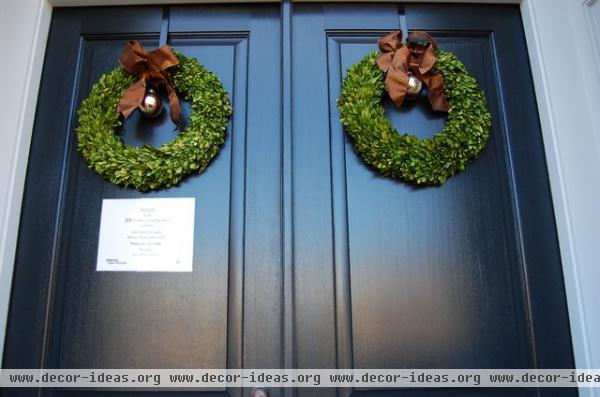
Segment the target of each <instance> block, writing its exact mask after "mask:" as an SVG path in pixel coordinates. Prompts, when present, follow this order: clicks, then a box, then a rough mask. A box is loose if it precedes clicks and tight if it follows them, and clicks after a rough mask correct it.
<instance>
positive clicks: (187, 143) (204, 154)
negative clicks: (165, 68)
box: [75, 52, 232, 191]
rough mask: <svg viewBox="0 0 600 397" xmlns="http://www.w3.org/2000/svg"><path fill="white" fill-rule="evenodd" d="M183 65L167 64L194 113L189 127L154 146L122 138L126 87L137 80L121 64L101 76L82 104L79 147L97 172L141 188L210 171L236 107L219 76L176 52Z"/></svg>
mask: <svg viewBox="0 0 600 397" xmlns="http://www.w3.org/2000/svg"><path fill="white" fill-rule="evenodd" d="M174 53H175V56H176V57H177V59H178V60H179V65H177V66H174V67H172V68H171V69H169V73H170V76H171V78H172V80H173V85H174V86H175V88H176V90H177V92H178V94H179V95H180V96H181V97H183V99H185V100H187V101H188V102H189V103H190V106H191V109H192V113H191V116H190V120H189V123H188V126H187V128H186V129H185V131H182V132H181V133H180V134H178V135H177V137H176V138H175V139H173V140H172V141H171V142H169V143H166V144H164V145H162V146H161V147H160V148H155V147H152V146H149V145H145V146H142V147H133V146H129V145H126V144H124V143H123V141H122V140H121V138H120V137H119V136H118V134H116V133H115V131H116V130H117V128H119V127H120V126H121V124H122V121H121V117H120V115H119V113H118V111H117V105H118V103H119V101H120V99H121V94H122V93H123V90H125V89H126V88H127V87H129V86H130V85H131V84H132V83H134V81H135V79H136V78H135V77H134V76H132V75H130V74H128V73H127V72H126V71H125V70H124V69H123V68H122V67H118V68H116V69H114V70H112V71H110V72H108V73H106V74H104V75H102V76H101V77H100V80H99V81H98V83H96V84H95V85H94V87H93V88H92V90H91V93H90V94H89V96H88V97H87V98H86V99H85V100H84V101H83V102H82V104H81V107H80V108H79V112H78V115H79V125H78V127H77V128H76V130H75V131H76V133H77V138H78V142H77V148H78V149H79V151H80V152H81V154H82V155H83V157H84V159H85V160H86V161H87V163H88V164H89V166H90V168H92V169H94V170H95V171H96V172H97V173H98V174H100V175H102V176H103V177H105V178H106V179H108V180H109V181H111V182H113V183H115V184H117V185H119V186H122V187H133V188H135V189H137V190H139V191H148V190H154V189H160V188H167V187H170V186H173V185H175V184H177V183H178V182H179V181H180V180H181V179H182V178H183V177H185V176H186V175H188V174H190V173H193V172H196V173H202V172H204V171H205V170H206V168H207V166H208V164H209V163H210V161H211V160H212V159H213V158H214V157H215V156H216V155H217V153H218V152H219V150H220V148H221V146H222V145H223V143H224V142H225V137H226V134H227V123H228V120H229V117H230V116H231V112H232V108H231V106H230V104H229V99H228V96H227V92H226V91H225V88H224V87H223V85H222V84H221V82H220V81H219V78H218V77H217V76H215V75H214V74H213V73H211V72H209V71H208V70H206V69H205V68H204V66H202V65H201V64H200V63H199V62H198V61H197V60H196V59H194V58H189V57H186V56H184V55H182V54H181V53H178V52H174Z"/></svg>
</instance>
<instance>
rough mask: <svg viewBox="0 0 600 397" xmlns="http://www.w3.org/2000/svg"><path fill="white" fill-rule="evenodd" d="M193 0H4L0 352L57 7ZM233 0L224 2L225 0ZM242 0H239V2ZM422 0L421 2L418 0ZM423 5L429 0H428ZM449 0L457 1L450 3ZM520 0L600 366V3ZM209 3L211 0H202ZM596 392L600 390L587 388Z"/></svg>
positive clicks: (565, 257)
mask: <svg viewBox="0 0 600 397" xmlns="http://www.w3.org/2000/svg"><path fill="white" fill-rule="evenodd" d="M171 2H172V3H178V4H181V3H202V2H203V1H195V0H185V1H181V0H175V1H169V0H162V1H161V0H19V1H10V0H0V49H2V51H3V52H4V53H7V54H10V59H11V63H10V64H7V63H6V62H4V63H2V64H1V65H0V75H2V76H10V77H9V78H5V79H4V82H3V88H4V90H3V93H2V95H0V120H2V122H3V125H4V128H3V131H2V135H1V136H2V140H3V142H2V145H0V187H1V188H0V357H2V351H3V345H4V335H5V328H6V319H7V313H8V308H9V298H10V289H11V288H10V287H11V282H12V272H13V265H14V258H15V249H16V243H17V234H18V226H19V219H20V209H21V200H22V196H23V189H24V183H25V174H26V168H27V162H28V156H29V145H30V141H31V133H32V129H33V122H34V116H35V108H36V103H37V100H42V98H38V97H37V94H38V88H39V83H40V77H41V72H42V66H43V59H44V52H45V48H46V39H47V36H48V30H49V26H50V19H51V14H52V8H53V7H57V6H87V5H125V4H165V3H171ZM224 2H228V1H224ZM238 2H239V1H238ZM412 2H418V1H414V0H413V1H412ZM427 2H432V1H431V0H428V1H427ZM445 2H452V1H445ZM460 2H463V3H464V2H472V3H513V4H515V3H518V4H520V8H521V13H522V17H523V27H524V30H525V35H526V38H527V46H528V50H529V55H530V61H531V67H532V74H533V80H534V85H535V90H536V97H537V102H538V107H539V114H540V122H541V126H542V133H543V137H544V145H545V151H546V159H547V164H548V172H549V176H550V183H551V190H552V199H553V202H554V209H555V216H556V224H557V229H558V236H559V242H560V247H561V256H562V263H563V272H564V278H565V287H566V292H567V303H568V307H569V316H570V322H571V332H572V340H573V349H574V353H575V361H576V365H577V367H578V368H600V311H599V310H598V309H597V308H596V307H595V306H596V305H597V302H600V289H599V288H597V287H596V284H597V283H598V282H600V240H598V239H599V238H600V237H599V236H600V205H599V204H600V1H597V0H521V1H519V0H506V1H502V0H496V1H493V0H492V1H489V0H488V1H486V0H474V1H465V0H462V1H460ZM204 3H206V1H204ZM580 394H581V395H582V396H590V397H594V396H595V397H598V396H600V390H598V389H581V390H580Z"/></svg>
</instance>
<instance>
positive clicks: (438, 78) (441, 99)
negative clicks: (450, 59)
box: [420, 74, 448, 112]
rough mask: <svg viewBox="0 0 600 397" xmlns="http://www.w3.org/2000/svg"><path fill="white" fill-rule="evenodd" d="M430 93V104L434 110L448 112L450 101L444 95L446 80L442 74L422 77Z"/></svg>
mask: <svg viewBox="0 0 600 397" xmlns="http://www.w3.org/2000/svg"><path fill="white" fill-rule="evenodd" d="M420 78H421V80H422V81H423V83H424V84H425V85H426V86H427V90H428V91H429V103H430V104H431V107H432V108H433V110H437V111H439V112H447V111H448V101H447V100H446V94H444V78H443V77H442V75H440V74H433V75H422V76H420Z"/></svg>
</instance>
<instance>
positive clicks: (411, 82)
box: [406, 74, 423, 99]
mask: <svg viewBox="0 0 600 397" xmlns="http://www.w3.org/2000/svg"><path fill="white" fill-rule="evenodd" d="M422 88H423V82H422V81H421V80H420V79H419V78H418V77H417V76H415V75H414V74H411V75H409V76H408V87H407V88H406V99H417V97H418V96H419V94H420V93H421V89H422Z"/></svg>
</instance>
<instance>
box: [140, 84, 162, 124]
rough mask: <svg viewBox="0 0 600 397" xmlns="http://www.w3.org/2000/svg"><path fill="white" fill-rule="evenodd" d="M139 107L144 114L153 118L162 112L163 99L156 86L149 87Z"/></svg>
mask: <svg viewBox="0 0 600 397" xmlns="http://www.w3.org/2000/svg"><path fill="white" fill-rule="evenodd" d="M139 109H140V111H141V112H142V114H143V115H144V116H146V117H148V118H151V119H152V118H155V117H158V116H159V115H160V114H161V113H162V101H161V100H160V97H159V96H158V93H157V92H156V91H155V90H154V88H148V90H147V91H146V94H145V95H144V99H143V100H142V103H141V104H140V106H139Z"/></svg>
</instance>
